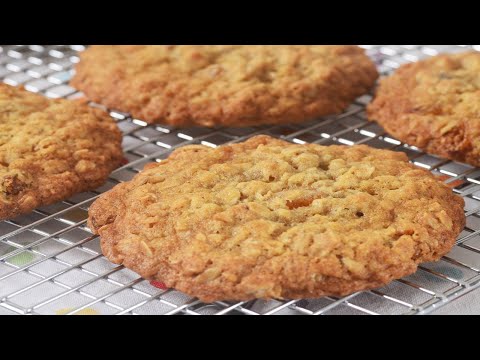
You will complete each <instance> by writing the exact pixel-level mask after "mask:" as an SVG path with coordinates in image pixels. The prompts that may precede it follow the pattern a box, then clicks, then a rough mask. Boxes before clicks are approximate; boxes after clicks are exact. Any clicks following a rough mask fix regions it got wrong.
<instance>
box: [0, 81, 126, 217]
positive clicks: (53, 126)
mask: <svg viewBox="0 0 480 360" xmlns="http://www.w3.org/2000/svg"><path fill="white" fill-rule="evenodd" d="M121 141H122V136H121V133H120V131H119V129H118V128H117V125H116V124H115V122H114V121H113V120H112V119H111V118H110V116H108V114H106V113H105V112H103V111H101V110H98V109H93V108H91V107H89V106H87V105H84V104H80V103H78V102H73V101H69V100H64V99H58V100H51V99H48V98H46V97H43V96H41V95H38V94H34V93H31V92H28V91H26V90H24V89H22V88H15V87H11V86H9V85H5V84H0V219H1V220H4V219H9V218H13V217H15V216H17V215H20V214H24V213H28V212H30V211H32V210H33V209H35V208H37V207H39V206H42V205H48V204H52V203H54V202H57V201H60V200H63V199H66V198H68V197H70V196H72V195H73V194H75V193H78V192H82V191H87V190H92V189H95V188H97V187H98V186H100V185H102V184H103V183H104V182H105V180H106V179H107V177H108V175H109V174H110V172H111V171H112V170H113V169H115V168H116V167H117V166H118V165H119V164H120V162H121V160H122V158H123V155H122V148H121Z"/></svg>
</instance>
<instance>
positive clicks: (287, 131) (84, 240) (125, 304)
mask: <svg viewBox="0 0 480 360" xmlns="http://www.w3.org/2000/svg"><path fill="white" fill-rule="evenodd" d="M362 47H364V48H365V49H367V53H368V54H369V55H370V56H371V57H372V58H373V59H374V61H375V62H376V63H377V64H378V67H379V70H380V72H381V73H382V74H388V73H389V72H391V71H393V70H394V69H395V68H397V67H398V66H400V65H401V64H403V63H407V62H411V61H417V60H419V59H422V58H426V57H428V56H432V55H436V54H438V53H440V52H457V51H464V50H466V49H467V48H470V46H465V45H441V46H439V45H431V46H430V45H403V46H390V45H388V46H386V45H385V46H382V45H378V46H370V45H363V46H362ZM473 48H474V49H475V50H479V51H480V46H473ZM83 49H84V47H83V46H81V45H71V46H70V45H69V46H67V45H58V46H39V45H31V46H26V45H12V46H0V79H3V81H4V82H5V83H8V84H11V85H20V84H23V85H25V87H26V89H27V90H29V91H33V92H39V93H42V94H44V95H46V96H48V97H52V98H56V97H65V98H75V97H78V96H81V94H79V93H77V92H76V91H75V90H74V89H72V88H70V87H69V86H68V85H67V83H68V80H69V79H70V77H71V75H72V72H73V70H72V68H73V65H74V64H75V63H77V62H78V61H79V58H78V56H77V55H78V54H77V53H78V52H79V51H82V50H83ZM370 99H371V96H370V95H367V96H363V97H361V98H359V99H358V100H357V101H356V102H355V103H354V104H353V105H351V106H350V107H349V108H348V109H347V111H346V112H344V113H343V114H342V115H340V116H330V117H325V118H322V119H317V120H315V121H310V122H308V123H304V124H301V125H289V126H269V127H253V128H243V129H235V128H234V129H222V128H216V129H205V128H189V129H175V128H172V127H168V126H147V124H146V123H145V122H143V121H141V120H139V119H133V118H131V117H129V116H128V114H123V113H120V112H118V111H110V114H111V116H112V117H113V118H114V119H116V121H117V123H118V126H119V127H120V128H121V130H122V131H123V133H124V141H123V147H124V151H125V156H126V157H127V159H128V161H129V163H128V164H126V165H124V166H122V167H121V168H119V169H117V170H115V171H114V172H113V173H112V174H111V176H110V178H109V180H108V182H107V183H106V184H105V185H104V186H102V187H100V188H98V189H97V190H95V191H92V192H87V193H82V194H78V195H75V196H73V197H71V198H70V199H68V200H65V201H63V202H60V203H57V204H54V205H50V206H45V207H42V208H39V209H37V210H35V211H34V212H33V213H31V214H28V215H24V216H20V217H17V218H16V219H13V220H10V221H4V222H0V314H129V315H132V314H218V315H221V314H232V315H233V314H252V315H253V314H255V315H256V314H261V315H267V314H307V315H316V314H427V313H430V312H432V311H433V310H435V309H437V308H439V307H441V306H442V305H444V304H446V303H448V302H450V301H452V300H454V299H456V298H458V297H459V296H461V295H464V294H465V293H467V292H469V291H471V290H473V289H475V288H478V287H480V169H478V168H474V167H472V166H469V165H465V164H460V163H457V162H452V161H447V160H444V159H440V158H438V157H435V156H431V155H427V154H425V153H423V152H421V151H420V150H419V149H417V148H414V147H411V146H407V145H405V144H403V143H401V142H399V141H397V140H396V139H394V138H392V137H390V136H388V135H387V134H385V133H384V131H383V130H382V129H381V128H380V127H379V126H378V125H376V124H373V123H369V122H368V121H366V118H365V112H364V106H365V104H367V103H368V102H369V101H370ZM260 133H263V134H269V135H272V136H276V137H279V138H283V139H286V140H289V141H292V142H295V143H300V144H302V143H306V142H308V143H319V144H324V145H328V144H338V143H341V144H346V145H353V144H367V145H370V146H374V147H377V148H382V149H391V150H396V151H403V152H405V153H406V154H407V155H408V156H409V158H410V159H411V161H412V162H413V163H415V164H416V165H418V166H421V167H423V168H427V169H430V170H431V171H433V172H434V173H437V174H440V175H442V176H444V179H445V181H446V182H448V183H449V184H450V185H451V186H452V187H453V188H454V191H455V192H456V193H458V194H460V195H462V196H463V197H464V198H465V202H466V209H465V211H466V215H467V226H466V228H465V230H464V231H463V232H462V234H461V235H460V237H459V239H458V241H457V243H456V245H455V247H454V249H453V250H452V251H451V252H450V253H449V254H448V255H447V256H445V257H444V258H443V259H442V260H441V261H439V262H438V263H430V264H424V265H422V266H420V268H419V270H418V272H417V273H416V274H414V275H411V276H409V277H406V278H404V279H401V280H398V281H394V282H393V283H391V284H390V285H388V286H385V287H383V288H380V289H376V290H372V291H366V292H361V293H357V294H353V295H350V296H347V297H345V298H334V297H325V298H321V299H314V300H299V301H285V302H281V301H269V302H266V301H259V300H258V301H250V302H239V303H233V302H232V303H228V302H216V303H214V304H204V303H201V302H200V301H198V300H197V299H194V298H191V297H189V296H186V295H184V294H182V293H179V292H177V291H174V290H169V289H160V288H158V287H154V286H152V284H150V282H148V281H146V280H143V279H141V278H139V276H138V275H137V274H135V273H133V272H132V271H130V270H128V269H125V268H123V267H122V266H117V265H114V264H112V263H110V262H109V261H108V260H106V259H105V258H104V257H103V256H102V254H101V251H100V246H99V239H98V237H96V236H92V234H91V233H90V232H89V230H88V228H87V227H86V218H87V210H88V206H89V205H90V204H91V203H92V202H93V201H94V200H95V199H96V198H97V197H98V196H99V195H100V194H101V193H103V192H105V191H107V190H109V189H110V188H112V187H113V186H115V185H116V184H118V183H119V182H123V181H127V180H130V179H131V178H132V177H133V176H134V175H135V174H136V173H137V172H138V171H140V170H141V169H142V168H143V166H144V165H145V164H146V163H148V162H151V161H161V160H162V159H164V158H166V157H167V156H168V154H169V153H170V152H171V151H172V150H173V149H175V148H177V147H180V146H184V145H187V144H203V145H207V146H211V147H215V146H218V145H221V144H225V143H227V142H239V141H243V140H245V139H246V138H248V137H250V136H252V135H256V134H260Z"/></svg>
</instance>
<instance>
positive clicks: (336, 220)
mask: <svg viewBox="0 0 480 360" xmlns="http://www.w3.org/2000/svg"><path fill="white" fill-rule="evenodd" d="M463 205H464V202H463V199H462V198H461V197H459V196H456V195H454V194H453V193H452V190H451V189H450V188H448V187H447V186H446V185H444V184H443V183H442V182H440V181H439V180H437V179H436V178H435V177H434V176H433V175H432V174H431V173H430V172H428V171H426V170H423V169H419V168H416V167H415V166H413V165H411V164H409V163H408V161H407V158H406V155H405V154H403V153H395V152H390V151H385V150H377V149H373V148H370V147H367V146H363V145H359V146H354V147H344V146H329V147H324V146H320V145H296V144H291V143H287V142H284V141H281V140H277V139H273V138H270V137H268V136H257V137H254V138H251V139H250V140H248V141H246V142H244V143H239V144H234V145H225V146H221V147H218V148H216V149H211V148H208V147H203V146H198V145H197V146H186V147H184V148H180V149H178V150H176V151H174V152H173V153H172V154H171V156H170V157H169V158H168V159H167V160H164V161H162V162H161V163H158V164H152V165H147V166H146V167H145V169H144V171H143V172H141V173H140V174H138V175H137V176H136V177H135V178H134V179H133V180H132V181H131V182H127V183H122V184H120V185H118V186H116V187H115V188H113V189H112V190H111V191H110V192H108V193H105V194H103V195H102V196H100V198H99V199H97V200H96V201H95V202H94V203H93V205H92V206H91V208H90V210H89V220H88V224H89V227H90V228H91V229H92V230H93V231H94V232H95V233H97V234H100V236H101V246H102V250H103V253H104V254H105V255H106V256H107V258H108V259H110V260H111V261H113V262H115V263H118V264H123V265H125V266H126V267H127V268H130V269H132V270H134V271H136V272H137V273H139V274H140V275H141V276H143V277H144V278H147V279H155V280H159V281H162V282H164V283H165V284H166V285H167V286H168V287H171V288H175V289H178V290H181V291H183V292H185V293H187V294H189V295H192V296H196V297H198V298H200V299H201V300H202V301H205V302H211V301H216V300H249V299H255V298H262V299H271V298H277V299H285V298H314V297H319V296H323V295H346V294H349V293H352V292H355V291H358V290H362V289H369V288H374V287H378V286H381V285H383V284H386V283H388V282H390V281H391V280H393V279H396V278H400V277H403V276H405V275H408V274H411V273H413V272H415V270H416V268H417V265H418V264H419V263H421V262H426V261H434V260H438V259H439V258H440V257H441V256H442V255H444V254H445V253H447V252H448V251H449V250H450V249H451V247H452V246H453V244H454V241H455V238H456V236H457V235H458V234H459V232H460V231H461V229H462V228H463V226H464V225H465V216H464V212H463Z"/></svg>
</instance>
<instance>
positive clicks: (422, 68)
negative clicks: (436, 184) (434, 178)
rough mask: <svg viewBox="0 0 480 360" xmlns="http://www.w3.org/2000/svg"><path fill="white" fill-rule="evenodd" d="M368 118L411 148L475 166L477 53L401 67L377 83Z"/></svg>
mask: <svg viewBox="0 0 480 360" xmlns="http://www.w3.org/2000/svg"><path fill="white" fill-rule="evenodd" d="M368 117H369V119H371V120H374V121H377V122H378V123H379V124H380V125H382V126H383V127H384V128H385V130H386V131H387V132H389V133H390V134H391V135H393V136H395V137H397V138H398V139H399V140H401V141H404V142H406V143H408V144H410V145H415V146H417V147H419V148H421V149H424V150H425V151H427V152H429V153H431V154H435V155H439V156H441V157H444V158H447V159H451V160H458V161H461V162H466V163H469V164H471V165H474V166H480V53H478V52H467V53H462V54H447V55H440V56H436V57H432V58H430V59H427V60H424V61H419V62H417V63H413V64H407V65H403V66H402V67H400V68H399V69H398V70H397V71H396V72H395V73H394V74H393V75H392V76H390V77H387V78H385V79H382V80H381V82H380V86H379V88H378V90H377V94H376V97H375V99H374V101H373V102H372V103H371V104H370V105H369V106H368Z"/></svg>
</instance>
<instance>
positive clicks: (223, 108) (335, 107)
mask: <svg viewBox="0 0 480 360" xmlns="http://www.w3.org/2000/svg"><path fill="white" fill-rule="evenodd" d="M80 58H81V61H80V63H79V64H78V65H77V67H76V75H75V76H74V78H73V79H72V82H71V84H72V86H74V87H76V88H77V89H79V90H81V91H83V92H84V93H85V95H86V96H87V97H89V98H90V99H91V100H93V101H95V102H97V103H101V104H103V105H105V106H107V107H109V108H113V109H118V110H121V111H124V112H128V113H131V114H132V115H133V116H134V117H137V118H140V119H142V120H145V121H147V122H149V123H163V124H169V125H174V126H191V125H200V126H210V127H211V126H215V125H220V126H255V125H261V124H280V123H294V122H301V121H305V120H310V119H312V118H315V117H317V116H323V115H328V114H333V113H339V112H341V111H342V110H344V109H345V108H346V107H347V106H348V105H349V104H350V103H351V102H352V101H353V100H354V99H355V98H357V97H358V96H360V95H363V94H364V93H366V92H367V91H368V90H370V89H371V88H372V86H373V85H374V83H375V80H376V79H377V77H378V73H377V70H376V68H375V65H374V64H373V62H372V61H371V60H370V59H369V58H368V57H367V56H366V55H365V53H364V50H363V49H361V48H359V47H357V46H343V45H342V46H340V45H338V46H325V45H315V46H303V45H293V46H275V45H269V46H267V45H248V46H246V45H207V46H199V45H192V46H186V45H150V46H143V45H142V46H137V45H123V46H119V45H109V46H106V45H102V46H100V45H99V46H92V47H90V48H88V49H87V50H86V51H84V52H83V53H82V54H81V55H80Z"/></svg>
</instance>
